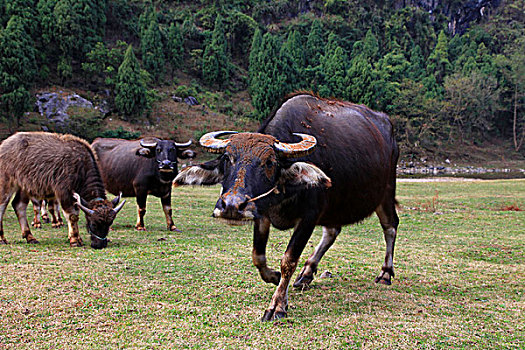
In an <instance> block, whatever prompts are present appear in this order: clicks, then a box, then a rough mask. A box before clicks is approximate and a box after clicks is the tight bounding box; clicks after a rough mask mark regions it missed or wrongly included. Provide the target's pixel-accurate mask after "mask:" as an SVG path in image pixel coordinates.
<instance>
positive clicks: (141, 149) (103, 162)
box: [91, 138, 195, 231]
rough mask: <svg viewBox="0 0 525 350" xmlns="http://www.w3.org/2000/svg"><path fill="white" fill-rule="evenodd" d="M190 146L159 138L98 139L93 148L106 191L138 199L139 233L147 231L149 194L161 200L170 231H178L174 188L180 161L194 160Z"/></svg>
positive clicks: (189, 142)
mask: <svg viewBox="0 0 525 350" xmlns="http://www.w3.org/2000/svg"><path fill="white" fill-rule="evenodd" d="M190 145H191V140H190V141H188V142H186V143H176V142H174V141H171V140H160V139H157V138H151V139H142V140H137V141H128V140H121V139H109V138H108V139H105V138H98V139H96V140H95V141H93V143H92V145H91V147H92V148H93V150H94V151H95V153H96V154H97V156H98V159H99V164H100V169H101V171H102V178H103V179H104V184H105V185H106V189H107V190H108V191H109V192H111V193H113V194H117V193H119V192H122V195H123V196H124V197H136V198H137V206H138V218H137V225H136V226H135V227H136V228H137V230H145V229H146V228H145V226H144V215H145V214H146V199H147V196H148V194H151V195H154V196H155V197H160V201H161V203H162V209H163V210H164V214H165V215H166V223H167V226H168V230H170V231H175V230H177V228H176V227H175V224H174V223H173V219H172V217H171V213H172V210H171V187H172V182H173V179H174V178H175V176H176V175H177V173H178V170H177V158H181V159H185V158H193V157H194V156H195V152H193V151H191V150H184V149H185V148H188V147H189V146H190Z"/></svg>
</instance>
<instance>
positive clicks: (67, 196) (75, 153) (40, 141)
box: [0, 132, 125, 249]
mask: <svg viewBox="0 0 525 350" xmlns="http://www.w3.org/2000/svg"><path fill="white" fill-rule="evenodd" d="M13 194H15V197H14V199H13V202H12V205H13V208H14V209H15V212H16V215H17V217H18V221H19V223H20V227H21V229H22V237H24V238H25V239H26V240H27V242H28V243H38V241H37V240H36V239H35V237H34V236H33V235H32V234H31V231H30V229H29V224H28V222H27V213H26V209H27V205H28V203H29V201H30V200H31V198H36V199H56V200H58V202H59V203H60V205H61V206H62V208H63V210H64V213H65V216H66V220H67V222H68V226H69V244H70V245H71V246H72V247H76V246H81V245H82V244H83V243H82V238H81V237H80V234H79V231H78V214H79V210H78V209H77V207H78V208H80V209H82V211H83V212H84V213H85V214H86V221H87V230H88V233H89V234H90V235H91V247H92V248H96V249H100V248H105V247H106V246H107V235H108V232H109V227H110V226H111V224H112V223H113V220H114V219H115V217H116V215H117V213H118V212H119V210H120V209H121V208H122V206H123V205H124V202H125V201H123V202H122V203H120V204H118V202H119V201H120V197H117V198H115V199H114V200H113V201H108V200H107V199H106V190H105V189H104V184H103V182H102V177H101V176H100V171H99V169H98V165H97V161H96V158H95V155H94V154H93V152H92V150H91V147H90V146H89V144H88V143H87V142H86V141H84V140H82V139H80V138H78V137H75V136H72V135H58V134H52V133H44V132H19V133H16V134H14V135H12V136H10V137H8V138H7V139H5V140H4V141H3V142H2V144H1V145H0V243H7V240H6V238H5V237H4V229H3V218H4V213H5V210H6V207H7V204H8V203H9V200H10V199H11V196H12V195H13ZM75 205H76V206H75Z"/></svg>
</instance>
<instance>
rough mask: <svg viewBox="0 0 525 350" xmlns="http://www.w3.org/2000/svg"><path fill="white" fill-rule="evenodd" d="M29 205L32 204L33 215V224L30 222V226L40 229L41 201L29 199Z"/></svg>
mask: <svg viewBox="0 0 525 350" xmlns="http://www.w3.org/2000/svg"><path fill="white" fill-rule="evenodd" d="M31 203H33V213H34V214H35V217H34V218H33V222H31V226H33V227H34V228H42V221H41V217H40V213H41V212H42V201H41V200H38V199H34V198H31Z"/></svg>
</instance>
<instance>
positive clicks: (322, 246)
mask: <svg viewBox="0 0 525 350" xmlns="http://www.w3.org/2000/svg"><path fill="white" fill-rule="evenodd" d="M340 232H341V226H339V227H324V226H323V237H322V238H321V241H320V242H319V244H318V245H317V247H315V250H314V252H313V254H312V255H310V257H309V258H308V260H307V261H306V263H305V264H304V267H303V269H302V270H301V272H300V273H299V275H298V276H297V278H296V279H295V283H294V284H293V286H294V287H295V288H305V287H308V285H309V284H310V283H311V282H312V281H313V280H314V274H315V273H316V272H317V266H318V265H319V262H320V261H321V258H322V257H323V256H324V254H325V253H326V252H327V251H328V249H330V247H331V246H332V244H334V242H335V239H336V238H337V236H338V235H339V233H340Z"/></svg>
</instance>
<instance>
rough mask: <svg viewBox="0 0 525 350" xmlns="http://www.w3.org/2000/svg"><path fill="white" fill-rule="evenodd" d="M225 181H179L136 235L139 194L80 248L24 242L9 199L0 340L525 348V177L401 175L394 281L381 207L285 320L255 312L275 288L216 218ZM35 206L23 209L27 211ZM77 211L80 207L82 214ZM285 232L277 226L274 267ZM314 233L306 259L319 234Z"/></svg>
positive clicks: (246, 231)
mask: <svg viewBox="0 0 525 350" xmlns="http://www.w3.org/2000/svg"><path fill="white" fill-rule="evenodd" d="M218 192H219V188H218V187H211V188H191V187H185V188H177V189H175V190H174V196H173V207H174V220H175V222H176V224H177V225H178V227H179V228H180V229H182V233H172V232H167V231H165V220H164V214H163V213H162V210H161V207H160V201H159V200H158V199H157V198H154V197H150V198H149V201H148V212H147V214H146V226H147V228H148V231H146V232H137V231H135V230H134V228H133V227H134V224H135V220H136V216H135V215H136V207H135V203H134V199H130V200H129V203H128V204H127V205H126V206H125V207H124V209H123V211H122V212H121V214H119V216H118V218H117V221H116V223H115V225H114V226H113V228H114V230H113V231H111V233H110V239H111V242H110V243H109V246H108V248H107V249H104V250H101V251H97V250H93V249H91V248H89V238H88V237H87V234H86V231H85V228H84V226H83V225H84V224H83V223H82V228H81V234H82V237H83V238H84V240H85V242H86V243H87V244H88V245H87V246H86V247H82V248H70V247H69V244H68V242H67V229H66V228H62V229H52V228H51V227H50V225H45V227H44V229H42V230H38V231H37V230H34V231H33V233H34V235H35V237H36V238H37V239H38V240H39V241H40V242H41V243H40V244H39V245H28V244H26V243H24V241H23V240H22V238H21V235H20V232H19V228H18V224H17V222H16V219H15V215H14V212H13V210H12V208H11V207H9V208H8V211H7V214H6V220H5V231H6V238H7V239H8V240H9V241H10V242H11V244H10V245H7V246H0V320H1V323H0V349H3V348H8V349H85V348H93V349H108V348H111V349H117V348H119V349H121V348H122V349H136V348H141V349H142V348H146V349H147V348H163V349H179V348H191V349H328V348H330V349H347V348H349V349H362V348H365V349H375V348H387V349H406V348H409V349H410V348H412V349H458V348H464V349H471V348H477V349H513V348H515V349H519V348H524V347H525V326H524V324H525V322H524V321H525V315H524V312H525V287H524V285H525V272H524V271H525V212H523V211H508V210H501V209H503V208H505V207H509V206H516V207H519V208H521V209H525V180H507V181H457V182H401V183H399V185H398V195H397V198H398V200H399V201H400V203H401V210H400V212H399V216H400V219H401V224H400V229H399V233H398V239H397V244H396V252H395V268H396V278H395V279H394V280H393V284H392V286H383V285H377V284H375V283H374V282H373V281H374V278H375V276H376V275H377V274H378V273H379V270H380V267H381V264H382V261H383V256H384V249H385V248H384V241H383V237H382V232H381V228H380V225H379V223H378V220H377V218H376V217H375V215H374V216H373V217H371V218H370V219H367V220H365V221H364V222H363V223H361V224H359V225H355V226H349V227H345V228H344V229H343V232H342V233H341V235H340V236H339V239H338V240H337V241H336V243H335V244H334V246H333V247H332V249H331V250H330V251H329V252H328V253H327V255H326V256H325V258H324V259H323V260H322V262H321V264H320V265H319V273H318V275H320V274H321V273H322V272H324V271H330V272H331V273H332V275H333V277H332V278H324V279H319V278H318V279H316V280H314V282H313V283H312V288H311V289H309V290H305V291H296V290H290V293H289V301H290V309H289V317H288V318H287V319H285V320H282V321H277V322H270V323H261V322H259V319H260V317H261V316H262V314H263V312H264V310H265V308H266V307H267V306H268V303H269V301H270V298H271V296H272V294H273V291H274V286H273V285H268V284H266V283H264V282H263V281H262V280H261V279H260V277H259V275H258V272H257V270H256V268H255V267H253V266H252V262H251V244H252V228H251V227H247V226H244V227H229V226H224V225H222V224H221V223H219V222H216V221H214V220H213V219H212V218H211V217H210V215H211V212H212V210H213V206H214V204H215V201H216V199H217V195H218ZM28 213H29V211H28ZM82 220H83V218H82ZM290 235H291V231H282V232H281V231H277V230H274V229H272V231H271V234H270V242H269V247H268V262H269V264H270V265H271V266H273V267H277V266H278V264H279V260H280V258H281V255H282V253H283V252H284V249H285V247H286V244H287V243H288V240H289V237H290ZM320 235H321V232H320V229H319V228H318V229H316V231H315V232H314V235H313V236H312V240H311V242H310V243H309V245H308V247H307V251H305V253H304V254H303V257H302V261H304V260H305V259H306V258H307V256H308V255H309V254H310V253H311V251H312V249H313V247H314V246H315V245H316V244H317V242H318V240H319V239H320Z"/></svg>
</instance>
